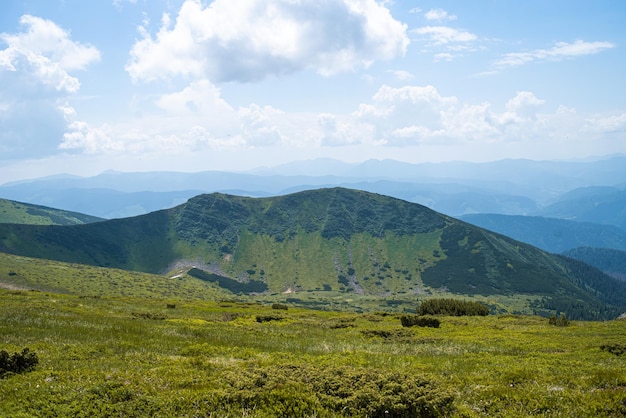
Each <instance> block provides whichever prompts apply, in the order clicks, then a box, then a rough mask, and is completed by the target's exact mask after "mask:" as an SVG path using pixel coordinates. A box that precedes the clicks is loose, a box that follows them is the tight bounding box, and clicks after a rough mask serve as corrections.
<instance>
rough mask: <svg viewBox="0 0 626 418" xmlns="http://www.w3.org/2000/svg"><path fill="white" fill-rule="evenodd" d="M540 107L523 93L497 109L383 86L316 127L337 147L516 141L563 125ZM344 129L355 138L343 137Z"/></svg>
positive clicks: (432, 91) (424, 89)
mask: <svg viewBox="0 0 626 418" xmlns="http://www.w3.org/2000/svg"><path fill="white" fill-rule="evenodd" d="M543 105H544V100H542V99H540V98H538V97H536V96H535V95H534V94H533V93H532V92H528V91H520V92H518V93H517V94H516V95H515V96H514V97H513V98H511V99H510V100H508V101H507V102H506V103H504V104H503V110H502V111H497V110H496V109H495V108H494V105H493V104H491V103H486V102H485V103H463V102H461V101H460V100H459V99H458V98H457V97H456V96H444V95H442V94H441V93H440V92H439V91H438V90H437V89H436V88H435V87H434V86H415V85H408V86H403V87H399V88H395V87H390V86H386V85H383V86H381V87H380V89H379V90H378V91H377V92H376V93H375V94H374V95H373V96H372V100H371V102H370V103H362V104H361V105H360V106H359V107H358V110H357V111H355V112H354V113H352V114H351V115H350V119H348V120H345V119H344V120H339V119H338V118H337V117H335V116H333V115H324V117H323V118H320V125H322V128H323V133H322V137H323V138H324V142H325V143H332V144H342V145H347V144H359V143H368V144H378V145H387V146H396V147H397V146H415V145H420V144H431V145H432V144H452V143H457V144H470V143H473V144H490V143H502V142H505V141H509V142H516V141H526V140H533V138H534V139H536V138H539V137H541V136H542V135H543V136H545V135H548V134H549V132H550V130H551V129H553V126H552V125H553V124H554V125H557V124H558V123H559V122H562V118H560V119H559V118H557V116H556V115H554V114H553V115H548V114H545V113H540V112H539V111H540V109H541V107H542V106H543ZM557 119H558V120H557ZM552 122H554V123H552ZM346 127H349V128H350V130H351V131H358V132H360V136H359V137H355V136H353V135H351V134H348V133H346V132H347V131H348V130H347V129H346Z"/></svg>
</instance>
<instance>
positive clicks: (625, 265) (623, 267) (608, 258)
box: [563, 247, 626, 280]
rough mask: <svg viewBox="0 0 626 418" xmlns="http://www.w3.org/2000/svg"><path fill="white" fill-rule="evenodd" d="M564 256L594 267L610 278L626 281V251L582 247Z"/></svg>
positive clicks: (567, 252)
mask: <svg viewBox="0 0 626 418" xmlns="http://www.w3.org/2000/svg"><path fill="white" fill-rule="evenodd" d="M563 254H564V255H566V256H568V257H571V258H574V259H576V260H580V261H583V262H585V263H587V264H589V265H591V266H594V267H596V268H598V269H600V270H602V271H603V272H605V273H606V274H608V275H609V276H612V277H615V278H618V279H622V280H626V251H620V250H614V249H612V248H589V247H580V248H574V249H572V250H569V251H566V252H565V253H563Z"/></svg>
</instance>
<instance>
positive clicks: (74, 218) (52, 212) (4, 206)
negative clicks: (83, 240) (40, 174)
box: [0, 199, 103, 225]
mask: <svg viewBox="0 0 626 418" xmlns="http://www.w3.org/2000/svg"><path fill="white" fill-rule="evenodd" d="M102 220H103V219H102V218H98V217H95V216H90V215H85V214H82V213H77V212H70V211H66V210H60V209H52V208H49V207H46V206H39V205H32V204H30V203H21V202H15V201H13V200H8V199H0V223H12V224H34V225H81V224H87V223H92V222H99V221H102Z"/></svg>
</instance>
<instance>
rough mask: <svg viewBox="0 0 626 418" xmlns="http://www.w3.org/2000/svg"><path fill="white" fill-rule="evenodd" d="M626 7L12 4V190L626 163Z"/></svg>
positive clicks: (0, 77) (100, 0)
mask: <svg viewBox="0 0 626 418" xmlns="http://www.w3.org/2000/svg"><path fill="white" fill-rule="evenodd" d="M625 21H626V3H624V2H621V1H608V0H606V1H576V0H550V1H545V0H525V1H514V0H476V1H471V2H468V1H465V0H455V1H452V0H450V1H447V0H439V1H434V0H432V1H409V0H406V1H400V0H395V1H390V0H387V1H384V0H315V1H314V0H263V1H261V0H214V1H208V0H204V1H201V0H94V1H88V2H87V1H84V0H37V1H36V0H23V1H17V0H7V1H3V2H2V3H1V4H0V183H4V182H5V181H12V180H17V179H22V178H32V177H39V176H43V175H51V174H56V173H72V174H78V175H93V174H97V173H99V172H101V171H104V170H107V169H114V170H121V171H147V170H171V171H202V170H233V171H241V170H247V169H251V168H255V167H260V166H272V165H277V164H281V163H285V162H289V161H293V160H301V159H312V158H318V157H330V158H336V159H340V160H344V161H349V162H359V161H365V160H368V159H372V158H376V159H384V158H391V159H396V160H401V161H407V162H424V161H433V162H437V161H450V160H465V161H477V162H480V161H492V160H497V159H503V158H531V159H541V160H545V159H580V158H586V157H590V156H602V155H610V154H615V153H626V99H625V98H624V92H626V81H625V80H626V77H624V74H626V50H625V46H626V29H625V26H624V24H623V22H625Z"/></svg>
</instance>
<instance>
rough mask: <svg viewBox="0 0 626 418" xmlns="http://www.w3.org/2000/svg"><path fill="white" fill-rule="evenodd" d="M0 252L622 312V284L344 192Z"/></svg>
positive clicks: (114, 225)
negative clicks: (520, 297)
mask: <svg viewBox="0 0 626 418" xmlns="http://www.w3.org/2000/svg"><path fill="white" fill-rule="evenodd" d="M0 251H3V252H7V253H14V254H19V255H25V256H30V257H37V258H46V259H52V260H58V261H67V262H74V263H82V264H90V265H96V266H106V267H116V268H120V269H125V270H135V271H142V272H148V273H165V272H171V271H189V274H190V275H192V276H194V277H196V278H199V279H201V280H206V281H212V282H214V283H217V284H219V285H220V286H221V287H226V288H229V289H231V290H232V291H233V292H244V293H259V292H260V293H266V294H268V293H275V294H280V293H283V292H287V293H292V292H295V293H299V292H324V291H335V292H345V293H353V294H355V295H371V296H377V297H389V296H390V295H400V294H409V295H411V294H415V295H418V294H429V293H431V294H432V293H433V292H449V293H453V294H459V295H474V296H475V295H481V296H490V295H500V296H515V295H524V296H526V297H527V298H528V300H530V301H532V303H533V306H534V307H535V308H536V309H537V312H539V313H541V312H543V313H548V312H549V311H552V312H553V311H555V310H556V311H563V312H566V313H567V314H568V316H570V317H571V318H587V319H598V318H607V317H612V316H617V315H618V314H620V313H622V312H623V311H625V310H626V284H624V283H622V282H619V281H617V280H615V279H612V278H610V277H608V276H606V275H604V274H603V273H601V272H600V271H599V270H597V269H594V268H592V267H590V266H588V265H586V264H584V263H582V262H579V261H575V260H572V259H569V258H566V257H563V256H557V255H552V254H548V253H546V252H544V251H541V250H539V249H537V248H535V247H532V246H530V245H527V244H523V243H521V242H518V241H514V240H512V239H510V238H507V237H505V236H502V235H498V234H495V233H492V232H489V231H486V230H484V229H481V228H478V227H475V226H472V225H470V224H467V223H464V222H461V221H458V220H456V219H453V218H450V217H447V216H444V215H442V214H439V213H437V212H434V211H432V210H430V209H428V208H426V207H424V206H421V205H418V204H414V203H409V202H406V201H403V200H399V199H394V198H390V197H387V196H383V195H377V194H372V193H367V192H362V191H356V190H349V189H342V188H333V189H319V190H312V191H305V192H300V193H295V194H290V195H285V196H280V197H269V198H249V197H239V196H232V195H225V194H219V193H216V194H209V195H200V196H197V197H195V198H193V199H190V200H189V201H188V202H187V203H185V204H183V205H180V206H177V207H175V208H172V209H168V210H162V211H158V212H153V213H150V214H147V215H142V216H137V217H134V218H124V219H115V220H110V221H105V222H98V223H93V224H86V225H76V226H36V225H8V224H3V225H0ZM237 284H239V285H240V286H238V285H237ZM416 298H417V296H416Z"/></svg>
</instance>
